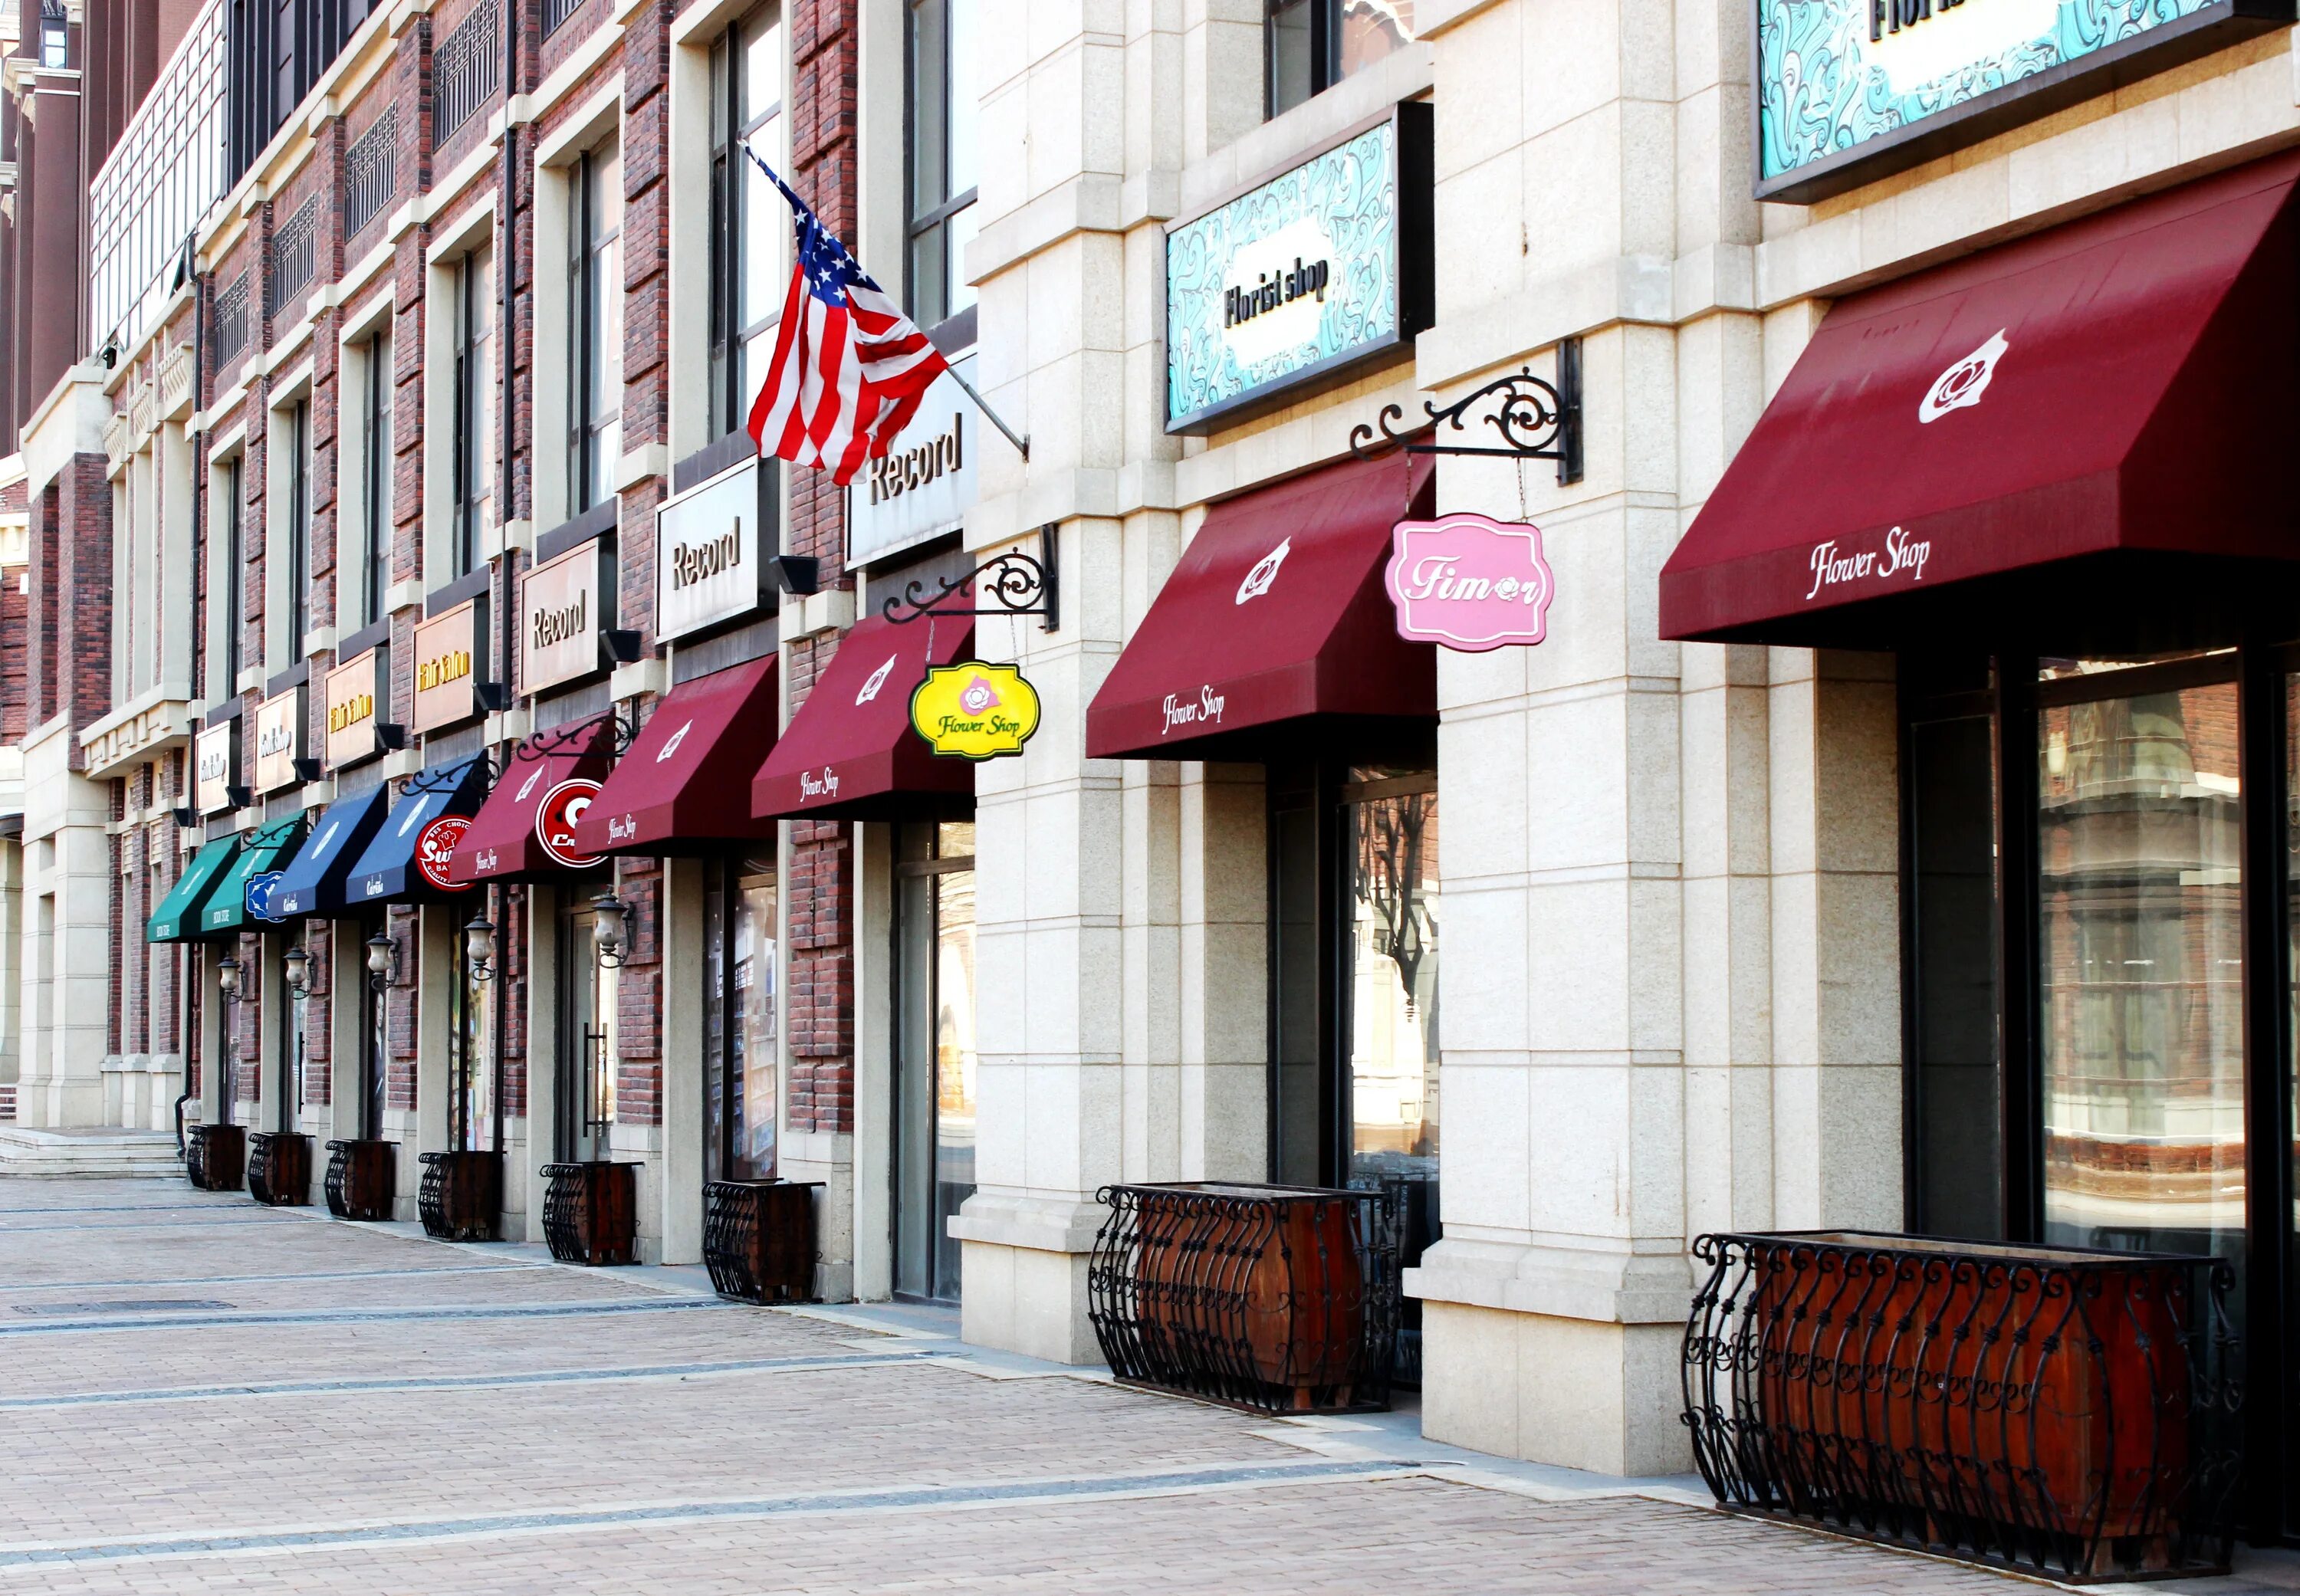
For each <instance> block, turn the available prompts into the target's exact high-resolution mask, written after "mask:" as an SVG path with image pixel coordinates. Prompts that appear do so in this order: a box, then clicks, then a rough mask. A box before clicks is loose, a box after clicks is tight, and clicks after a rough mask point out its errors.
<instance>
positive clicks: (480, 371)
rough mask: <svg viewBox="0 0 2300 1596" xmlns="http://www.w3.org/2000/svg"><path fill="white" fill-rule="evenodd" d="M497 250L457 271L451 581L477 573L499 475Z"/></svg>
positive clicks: (477, 255) (477, 254) (486, 250)
mask: <svg viewBox="0 0 2300 1596" xmlns="http://www.w3.org/2000/svg"><path fill="white" fill-rule="evenodd" d="M495 275H496V274H495V251H494V249H493V248H492V247H482V248H479V249H475V250H473V251H472V252H471V254H467V255H465V256H464V257H463V259H462V264H461V265H459V266H458V267H457V268H456V269H455V307H454V314H455V494H454V513H453V523H454V524H453V526H452V527H451V528H450V529H449V537H448V543H449V545H450V546H449V549H448V556H447V558H448V567H449V569H448V571H447V575H448V578H449V579H450V580H452V579H454V578H456V577H460V576H462V575H463V574H464V573H465V572H466V571H471V570H476V569H478V568H479V549H480V544H481V537H480V534H481V533H482V532H483V531H484V530H485V528H486V526H487V497H488V488H489V483H490V480H491V478H493V477H494V475H495V428H494V417H495V403H494V394H495V388H494V375H493V373H494V367H495V361H494V353H495V351H494V342H495V340H494V331H495V301H494V298H493V293H494V285H495Z"/></svg>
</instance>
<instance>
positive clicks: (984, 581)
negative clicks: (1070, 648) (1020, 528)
mask: <svg viewBox="0 0 2300 1596" xmlns="http://www.w3.org/2000/svg"><path fill="white" fill-rule="evenodd" d="M1059 525H1060V524H1059V523H1058V522H1054V521H1048V522H1047V523H1046V525H1045V526H1043V527H1041V528H1038V554H1037V555H1036V556H1035V557H1033V556H1031V555H1029V554H1025V553H1021V552H1020V551H1018V550H1011V549H1010V550H1009V551H1007V552H1006V553H1003V554H999V555H996V556H994V557H993V558H992V559H990V560H988V561H984V562H983V564H982V565H980V566H979V567H978V568H977V569H974V570H973V571H971V572H970V573H969V574H967V575H965V576H963V577H952V578H948V579H946V580H944V581H941V582H937V583H936V584H934V586H935V589H936V591H934V592H932V593H929V591H928V585H927V584H926V583H924V582H915V581H914V582H909V583H906V584H904V590H903V592H902V593H901V594H899V595H897V596H895V597H892V598H889V599H888V600H887V602H886V603H884V604H882V605H880V606H879V613H880V614H882V615H884V616H885V617H886V618H887V619H888V620H891V621H893V622H895V623H896V624H897V625H907V624H908V623H910V622H911V621H913V620H916V619H919V618H920V617H921V616H925V615H1035V616H1037V617H1038V624H1039V627H1040V629H1041V630H1044V631H1048V632H1054V631H1059V630H1061V629H1062V624H1063V606H1062V566H1061V561H1060V560H1059V558H1058V555H1059V553H1060V544H1059V543H1058V542H1057V539H1056V533H1057V530H1058V528H1059ZM968 586H972V587H973V589H974V593H973V597H974V598H975V599H977V600H978V601H979V600H985V599H987V600H988V601H989V602H988V603H979V602H978V603H976V604H975V605H973V606H972V607H971V608H970V607H968V606H967V605H966V604H965V603H963V602H960V603H954V602H952V601H953V600H961V601H963V599H964V598H965V597H966V596H967V594H966V589H967V588H968Z"/></svg>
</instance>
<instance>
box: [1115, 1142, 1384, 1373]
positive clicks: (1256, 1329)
mask: <svg viewBox="0 0 2300 1596" xmlns="http://www.w3.org/2000/svg"><path fill="white" fill-rule="evenodd" d="M1097 1195H1098V1198H1099V1200H1100V1201H1102V1202H1103V1203H1104V1205H1105V1206H1107V1207H1108V1208H1109V1209H1110V1217H1109V1218H1108V1219H1106V1220H1105V1221H1104V1224H1103V1226H1102V1231H1101V1234H1099V1235H1097V1236H1096V1238H1095V1244H1094V1258H1093V1260H1092V1262H1091V1264H1090V1265H1089V1267H1088V1273H1087V1302H1088V1306H1087V1313H1088V1318H1089V1319H1090V1320H1091V1321H1092V1323H1093V1325H1094V1332H1095V1337H1096V1340H1097V1341H1098V1342H1100V1343H1101V1346H1102V1355H1103V1357H1104V1359H1107V1360H1108V1362H1109V1364H1110V1367H1111V1371H1112V1373H1113V1374H1115V1375H1116V1376H1118V1378H1119V1379H1120V1380H1121V1382H1123V1383H1125V1384H1132V1385H1146V1386H1152V1387H1154V1388H1156V1389H1158V1390H1162V1391H1173V1392H1182V1393H1183V1394H1185V1395H1189V1396H1196V1397H1203V1398H1204V1399H1206V1400H1208V1401H1216V1402H1222V1403H1226V1404H1228V1405H1229V1406H1231V1407H1234V1408H1246V1409H1253V1410H1254V1411H1256V1412H1264V1413H1307V1412H1316V1413H1354V1412H1367V1411H1379V1410H1381V1409H1387V1408H1388V1406H1389V1388H1390V1380H1391V1376H1392V1372H1393V1369H1394V1367H1395V1364H1396V1354H1397V1309H1398V1270H1397V1251H1396V1225H1395V1224H1394V1223H1393V1222H1392V1219H1391V1216H1390V1213H1389V1203H1388V1199H1387V1198H1386V1197H1385V1196H1384V1195H1383V1194H1382V1193H1379V1192H1344V1191H1328V1190H1324V1189H1321V1188H1317V1187H1309V1186H1277V1185H1226V1184H1222V1183H1218V1182H1205V1183H1188V1184H1179V1185H1113V1186H1104V1188H1103V1189H1102V1190H1101V1192H1100V1193H1098V1194H1097Z"/></svg>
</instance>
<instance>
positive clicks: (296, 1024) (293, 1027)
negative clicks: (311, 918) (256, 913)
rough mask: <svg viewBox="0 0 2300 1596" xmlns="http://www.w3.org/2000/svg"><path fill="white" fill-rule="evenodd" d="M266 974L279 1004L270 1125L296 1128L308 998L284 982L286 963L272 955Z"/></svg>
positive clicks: (301, 1104)
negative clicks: (274, 1108)
mask: <svg viewBox="0 0 2300 1596" xmlns="http://www.w3.org/2000/svg"><path fill="white" fill-rule="evenodd" d="M273 940H274V939H273V938H271V937H268V936H267V937H265V938H264V941H265V943H271V942H272V941H273ZM286 948H287V944H286V943H285V941H284V940H283V941H281V942H280V952H285V951H286ZM266 978H267V979H269V980H271V982H272V983H273V984H274V990H275V991H277V992H278V993H279V996H280V1001H281V1004H282V1010H281V1013H280V1016H279V1063H278V1066H277V1068H278V1071H279V1074H278V1076H277V1077H276V1081H277V1085H276V1088H275V1089H276V1091H277V1092H278V1094H279V1114H278V1116H277V1123H276V1124H275V1125H274V1126H273V1127H272V1128H273V1129H275V1130H282V1131H292V1130H294V1129H296V1126H297V1123H298V1121H299V1120H300V1119H301V1118H303V1109H304V1057H305V1053H304V1048H305V1043H304V1018H305V1015H306V1010H305V1007H304V1005H305V1003H306V1002H308V1000H307V999H305V998H304V997H301V996H299V995H298V994H297V993H296V992H295V991H294V990H293V989H292V988H290V987H289V986H288V985H287V967H286V966H285V965H284V964H283V963H281V962H280V960H279V959H277V958H275V959H273V960H271V961H270V968H269V969H268V970H267V972H266Z"/></svg>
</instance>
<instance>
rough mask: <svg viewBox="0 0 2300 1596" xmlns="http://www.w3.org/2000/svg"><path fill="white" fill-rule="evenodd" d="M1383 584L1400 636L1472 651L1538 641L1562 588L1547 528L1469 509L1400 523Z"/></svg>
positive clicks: (1529, 644)
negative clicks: (1546, 546)
mask: <svg viewBox="0 0 2300 1596" xmlns="http://www.w3.org/2000/svg"><path fill="white" fill-rule="evenodd" d="M1382 585H1383V586H1385V587H1387V588H1388V590H1389V602H1390V603H1391V604H1393V605H1394V606H1396V611H1397V635H1398V636H1401V637H1403V638H1404V639H1405V640H1406V641H1407V642H1409V643H1435V644H1440V645H1441V646H1443V647H1446V648H1451V649H1458V650H1460V651H1461V652H1462V653H1472V654H1477V653H1485V652H1487V651H1488V649H1496V648H1502V647H1505V646H1507V645H1509V644H1517V645H1519V646H1521V647H1531V646H1532V645H1533V644H1537V643H1539V642H1540V641H1541V640H1542V638H1543V637H1544V636H1546V635H1547V632H1548V626H1549V601H1550V600H1551V599H1552V598H1554V597H1555V596H1556V592H1557V587H1556V584H1555V582H1554V580H1553V579H1552V578H1551V576H1550V574H1549V561H1547V560H1546V559H1544V558H1543V557H1542V553H1541V528H1538V527H1531V526H1526V525H1523V524H1522V523H1510V522H1504V521H1497V520H1494V519H1493V518H1492V517H1490V516H1484V515H1473V514H1469V513H1467V512H1463V513H1457V514H1454V515H1442V516H1439V517H1438V519H1437V520H1434V521H1400V522H1398V523H1397V526H1396V529H1395V530H1394V531H1392V533H1391V534H1390V554H1389V564H1388V567H1387V568H1385V569H1384V570H1383V572H1382Z"/></svg>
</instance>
